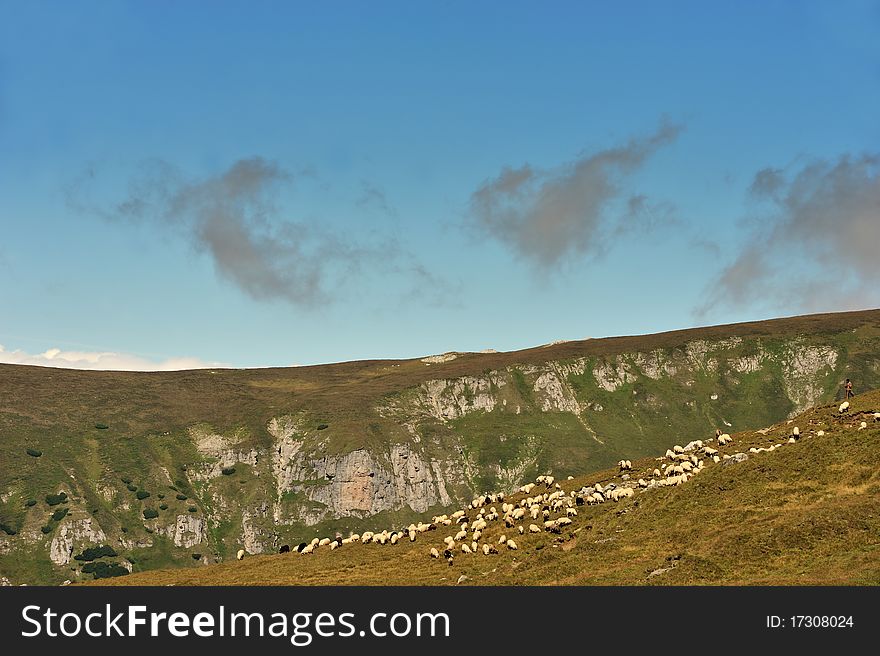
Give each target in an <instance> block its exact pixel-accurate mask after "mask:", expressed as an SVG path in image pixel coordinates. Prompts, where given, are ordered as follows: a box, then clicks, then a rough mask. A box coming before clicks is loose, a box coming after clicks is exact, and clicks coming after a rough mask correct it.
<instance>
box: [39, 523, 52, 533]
mask: <svg viewBox="0 0 880 656" xmlns="http://www.w3.org/2000/svg"><path fill="white" fill-rule="evenodd" d="M40 530H41V531H42V532H43V533H45V534H48V533H51V532H52V527H51V526H49V525H48V524H46V525H45V526H41V527H40Z"/></svg>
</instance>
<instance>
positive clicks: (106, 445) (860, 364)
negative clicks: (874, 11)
mask: <svg viewBox="0 0 880 656" xmlns="http://www.w3.org/2000/svg"><path fill="white" fill-rule="evenodd" d="M731 334H736V335H739V336H740V337H742V338H744V340H745V341H744V343H743V344H742V346H740V347H738V348H736V349H733V350H732V351H731V355H732V356H738V355H743V354H748V351H749V349H751V348H753V347H754V343H755V342H754V341H749V340H750V338H754V339H760V341H761V345H762V348H765V349H769V350H771V351H772V350H773V349H776V348H782V345H784V344H785V343H786V341H788V340H791V339H792V338H793V337H794V336H803V341H804V342H805V343H808V344H809V343H812V344H818V345H823V344H832V345H834V346H835V348H837V349H838V350H840V352H841V353H842V357H841V358H840V360H839V361H838V366H837V368H836V370H835V371H833V372H830V373H828V375H827V377H826V388H825V389H824V390H823V393H824V395H823V398H833V395H834V392H835V387H836V385H837V383H838V380H839V379H840V378H841V377H842V376H845V375H848V376H851V377H852V378H854V379H855V380H856V381H859V384H860V385H865V384H870V383H871V381H875V382H876V383H877V384H880V369H876V368H873V369H872V368H871V367H870V362H876V360H877V354H878V353H880V310H872V311H865V312H853V313H839V314H828V315H813V316H807V317H794V318H789V319H779V320H773V321H764V322H753V323H747V324H737V325H734V326H715V327H709V328H698V329H692V330H686V331H674V332H669V333H662V334H657V335H645V336H632V337H618V338H609V339H596V340H587V341H580V342H569V343H563V344H557V345H553V346H548V347H539V348H534V349H528V350H524V351H517V352H511V353H500V354H463V355H460V356H459V357H458V358H457V359H455V360H452V361H450V362H446V363H442V364H433V365H427V364H425V363H423V362H421V361H419V360H406V361H365V362H348V363H340V364H333V365H325V366H315V367H298V368H284V369H281V368H279V369H257V370H222V369H218V370H201V371H185V372H169V373H125V372H86V371H74V370H63V369H49V368H41V367H25V366H12V365H0V493H3V494H4V496H5V498H6V501H0V523H3V524H4V525H7V526H9V527H11V528H12V529H14V530H17V531H18V532H19V533H22V532H23V531H30V532H31V533H37V534H38V531H39V527H40V526H43V525H49V526H50V527H52V532H50V533H49V534H48V535H46V536H45V537H43V538H41V539H42V542H41V544H40V546H39V549H38V551H39V553H38V554H32V555H28V554H23V553H22V550H20V549H19V550H16V551H15V552H14V553H12V554H10V555H2V554H0V573H3V574H4V575H12V576H13V577H15V578H21V579H22V580H26V581H28V582H31V583H53V582H58V581H60V580H63V579H64V578H67V577H69V576H70V574H66V573H65V572H64V571H57V570H54V569H53V567H52V565H51V564H50V563H49V561H48V556H47V553H46V552H47V549H48V543H49V542H50V541H51V539H52V538H53V536H54V535H56V531H57V530H58V522H52V521H49V517H50V516H51V513H52V511H53V510H54V508H52V507H50V506H48V505H47V504H46V502H45V496H46V495H47V494H50V493H55V492H58V491H59V490H64V491H66V492H67V493H68V494H69V495H70V496H71V501H72V503H71V507H73V506H77V507H78V508H79V509H80V510H79V511H78V512H79V513H80V514H79V515H72V517H79V516H88V515H92V516H94V517H96V518H97V519H98V520H99V522H100V524H101V526H102V527H103V528H104V530H105V531H107V533H108V535H110V536H111V537H110V539H111V540H115V538H116V537H117V536H119V534H120V532H122V531H125V533H126V536H127V537H128V538H129V539H132V540H146V539H154V540H156V542H157V548H154V549H134V550H133V551H130V552H125V553H123V556H125V557H130V558H131V559H132V560H134V561H135V569H136V570H137V569H142V568H143V569H146V568H151V567H168V566H195V565H196V562H195V561H193V560H192V558H191V557H190V552H199V553H202V554H204V555H207V556H210V557H212V558H222V557H224V556H227V557H228V556H229V555H231V554H234V553H235V551H236V550H237V549H238V548H239V547H240V544H239V543H238V542H239V527H237V526H236V525H233V524H232V523H230V522H226V523H224V522H221V523H220V525H218V526H216V527H215V526H211V527H210V543H209V544H203V545H199V546H198V547H196V548H194V549H190V550H183V549H177V548H174V547H172V546H169V545H168V544H166V541H164V539H158V538H156V537H155V536H151V535H150V534H149V530H148V529H149V526H148V523H146V522H144V520H143V517H142V512H143V510H145V509H147V508H158V506H159V504H160V501H164V503H166V504H167V505H168V506H169V508H168V509H167V510H160V513H161V518H162V520H163V521H164V522H166V523H167V522H168V521H171V520H172V519H173V518H174V517H176V516H177V515H179V514H187V513H188V508H189V507H190V506H193V505H194V506H195V507H196V508H197V512H196V515H197V516H200V517H201V516H204V515H205V514H206V513H210V512H211V511H212V507H211V499H212V494H211V492H212V491H215V490H221V491H223V492H224V493H225V494H232V495H233V496H235V498H236V500H237V501H247V500H253V499H258V498H264V499H265V498H267V496H271V494H272V492H271V490H270V489H269V488H268V487H267V485H268V481H266V480H265V478H266V477H260V478H255V477H253V476H250V477H249V475H248V468H247V467H246V466H242V465H240V466H238V467H237V472H236V475H235V476H233V477H229V478H227V477H223V478H221V479H220V480H215V481H212V482H210V483H209V484H207V485H201V484H198V483H193V482H191V481H190V480H189V479H188V477H187V476H186V475H185V474H183V472H182V468H183V467H186V466H188V465H191V464H192V463H197V462H199V461H202V460H204V457H202V456H200V455H199V454H198V453H197V451H196V450H195V447H194V446H193V444H192V441H191V440H190V439H189V437H188V436H187V430H188V428H189V427H191V426H193V425H195V424H200V423H203V424H206V425H208V426H209V427H211V428H212V429H214V430H217V431H219V432H222V433H223V434H226V435H229V434H231V433H238V434H240V435H241V436H242V441H241V442H240V443H239V444H238V445H237V448H239V449H241V450H246V449H247V448H248V447H249V445H253V446H263V447H267V446H268V445H269V443H270V441H271V438H270V437H269V435H268V434H267V432H266V423H267V421H268V420H269V419H270V418H272V417H275V416H279V415H283V414H288V413H291V414H294V413H298V414H299V415H300V416H304V417H306V423H307V424H310V425H311V426H312V427H313V428H311V429H308V430H307V432H306V434H305V438H306V439H307V442H308V441H309V440H310V442H309V443H310V444H317V443H319V442H320V443H321V444H322V446H321V448H322V449H323V450H324V452H327V453H331V452H347V451H351V450H352V449H355V448H360V447H364V446H366V447H370V446H371V445H372V446H376V447H379V448H378V449H377V451H380V452H381V451H382V450H383V449H384V448H385V447H386V446H387V444H389V443H394V442H398V441H409V439H410V436H409V434H408V433H407V432H406V431H405V429H403V428H402V427H401V426H400V425H399V423H398V422H397V421H395V420H394V419H393V418H386V417H380V416H379V415H378V414H377V413H376V412H375V408H376V406H377V405H380V404H382V403H383V402H384V401H385V400H387V399H389V398H395V397H400V396H401V395H404V396H405V395H406V394H410V393H411V390H412V389H413V388H414V387H416V386H418V385H419V384H421V383H422V382H424V381H425V380H429V379H438V378H456V377H460V376H465V375H471V376H474V375H480V374H482V373H484V372H486V371H490V370H495V371H504V370H506V369H508V368H512V373H511V376H512V377H513V378H514V379H516V378H517V375H518V370H517V369H516V367H518V366H520V365H541V364H544V363H546V362H547V361H549V360H554V361H562V362H565V361H571V360H574V359H576V358H589V359H590V360H591V361H599V360H604V361H608V360H609V359H610V358H613V357H614V356H616V355H620V354H625V353H632V352H635V351H639V352H649V351H652V350H656V349H659V350H661V351H672V350H675V349H680V348H681V347H682V345H683V344H685V343H687V342H690V341H693V340H697V339H703V340H708V341H711V340H716V339H724V338H727V337H729V336H730V335H731ZM780 376H781V373H776V374H773V372H769V373H767V372H763V373H758V374H749V375H744V376H741V377H739V378H737V379H736V380H727V379H726V378H724V377H719V376H713V375H709V374H706V375H701V376H696V377H695V380H694V381H693V383H692V385H691V386H687V385H686V383H687V382H688V381H685V380H684V379H683V377H682V376H678V377H672V378H670V379H661V380H651V379H648V378H645V377H644V376H640V377H639V378H638V380H636V381H635V382H631V383H627V384H626V385H624V386H623V387H622V388H621V389H619V390H617V391H616V392H614V393H609V392H606V391H604V390H601V389H600V388H598V387H597V385H596V382H595V380H594V379H593V378H592V376H591V375H589V374H587V375H585V376H580V377H578V376H574V377H572V378H571V379H569V382H570V383H571V384H572V385H573V386H574V387H575V389H576V391H577V397H578V400H579V401H580V402H581V403H582V404H586V403H601V404H602V405H603V406H604V408H605V409H604V411H603V412H589V413H588V415H589V416H588V421H589V424H590V426H591V427H592V429H593V430H594V431H595V432H596V433H598V434H599V436H600V437H601V439H602V440H603V442H604V445H602V444H600V443H599V442H597V441H595V440H594V439H593V436H592V434H591V433H590V431H589V430H588V429H586V428H585V427H584V425H582V424H581V423H580V422H579V421H578V420H577V419H576V418H575V417H574V415H571V414H567V413H554V412H548V413H539V412H537V411H536V409H535V408H534V405H533V404H532V402H531V399H530V396H531V391H530V387H529V385H528V384H523V385H519V386H517V385H516V384H514V385H512V386H508V388H506V391H505V394H510V395H512V396H511V398H510V402H509V404H508V406H507V409H506V410H501V409H498V410H497V411H496V412H492V413H473V414H469V415H467V416H465V417H463V418H461V419H458V420H455V421H452V422H449V423H448V424H440V423H439V422H435V423H433V424H432V423H431V422H430V421H425V422H424V423H423V424H422V426H421V427H420V430H421V432H422V436H423V440H422V444H421V446H422V447H423V448H424V449H426V450H427V451H429V452H430V453H429V455H431V456H434V455H435V454H437V455H439V456H441V457H442V456H443V455H444V452H445V451H448V450H449V448H450V445H451V444H461V445H462V448H463V452H464V455H466V456H468V457H469V458H471V459H472V460H473V461H474V462H476V463H477V464H478V465H479V466H480V468H479V470H478V472H477V473H476V474H475V478H474V480H473V481H471V483H472V485H473V486H474V487H475V488H476V489H480V488H483V489H488V488H492V487H495V482H496V480H495V476H494V475H493V474H492V472H491V471H490V470H489V469H488V467H490V466H493V465H496V464H497V465H499V466H501V467H506V468H510V469H513V470H516V471H521V472H522V474H523V476H524V477H526V478H528V477H533V476H534V475H536V474H537V473H540V472H542V471H548V470H552V471H555V472H558V473H559V474H560V475H563V476H565V475H568V474H569V473H571V474H579V473H583V472H585V471H595V470H599V469H602V468H604V467H607V466H609V465H610V464H611V463H613V462H614V461H616V460H617V459H618V458H620V457H623V456H624V455H626V456H628V457H630V458H637V457H643V456H647V455H649V454H652V453H656V452H657V449H658V448H661V447H664V446H665V445H666V444H668V443H669V442H671V441H675V440H676V439H677V438H678V436H686V435H690V434H694V433H696V432H700V431H704V430H705V429H706V427H708V426H715V425H721V420H722V419H727V420H729V421H731V422H732V423H733V424H734V425H735V427H737V428H740V427H749V426H752V427H757V426H761V425H766V424H768V423H771V422H772V421H775V420H777V419H778V418H779V417H782V416H785V415H786V413H787V412H788V411H789V410H790V404H789V403H788V401H787V399H786V397H785V396H784V395H783V394H781V392H780V390H779V387H778V386H779V380H780ZM519 377H520V378H521V377H522V376H521V374H519ZM514 383H515V380H514ZM408 390H409V391H408ZM633 392H635V394H633ZM713 392H720V393H721V398H720V400H719V401H718V402H717V403H716V402H709V400H708V399H709V395H710V393H713ZM652 398H653V399H660V400H661V401H662V403H659V404H658V403H655V402H652V401H651V399H652ZM695 398H696V399H698V401H697V402H695V403H694V404H693V405H692V406H691V405H688V402H691V401H693V399H695ZM517 402H519V403H522V405H523V408H524V412H523V414H521V415H516V414H514V413H513V411H512V408H513V407H514V405H515V404H516V403H517ZM321 422H327V423H329V424H330V428H329V429H327V430H325V431H321V432H320V433H319V432H318V431H316V430H315V427H317V425H318V424H319V423H321ZM96 423H103V424H106V425H108V426H109V428H108V429H106V430H101V429H97V428H95V424H96ZM500 437H503V438H504V441H503V442H502V441H501V440H500V439H499V438H500ZM428 438H430V439H428ZM27 448H36V449H39V450H41V451H42V452H43V455H42V456H41V457H40V458H33V457H31V456H29V455H27V454H26V452H25V449H27ZM661 450H662V449H661ZM164 471H167V472H168V473H169V477H168V478H167V479H166V477H165V475H164ZM123 477H125V478H131V479H132V482H133V484H135V485H137V486H138V487H140V488H146V489H147V490H149V491H150V492H151V493H152V496H151V497H150V498H149V499H145V500H143V501H138V500H137V499H136V498H135V495H134V493H133V492H131V493H129V492H128V491H126V489H125V485H124V484H122V483H121V478H123ZM97 483H100V484H101V485H102V486H104V487H106V488H113V489H115V490H116V492H117V496H116V497H115V498H113V499H112V500H111V501H107V500H106V499H105V498H104V497H102V496H101V495H99V494H96V491H95V486H96V484H97ZM169 484H173V485H175V486H176V487H178V489H179V491H181V492H184V493H185V494H186V495H187V496H188V497H189V499H188V500H186V501H178V500H176V499H175V494H176V492H177V491H173V490H170V489H168V485H169ZM236 486H237V487H236ZM159 493H163V494H165V499H164V500H159V499H158V496H157V495H158V494H159ZM29 499H32V500H35V501H36V502H37V504H36V505H34V506H32V507H28V506H26V505H25V501H26V500H29ZM122 504H128V506H129V507H128V509H125V508H123V507H122ZM411 518H412V513H409V512H407V511H406V510H403V511H397V512H393V513H385V514H383V515H382V516H381V517H378V518H376V521H389V522H391V521H393V522H408V521H409V520H410V519H411ZM67 521H70V520H67ZM372 521H373V520H370V519H367V520H358V519H350V520H347V521H346V522H344V523H338V522H322V523H321V524H319V525H317V526H314V527H305V526H302V525H295V526H279V527H273V528H274V530H277V532H278V535H279V538H280V540H282V541H289V542H295V541H298V540H299V539H303V538H307V537H310V536H313V535H315V534H322V533H326V532H327V531H330V530H331V529H332V528H334V527H337V528H339V529H340V530H342V531H343V532H347V531H348V530H355V531H362V530H363V529H364V528H367V527H369V525H370V523H371V522H372ZM114 544H116V542H115V541H114ZM120 551H121V552H122V551H124V550H122V549H120ZM19 575H20V576H19Z"/></svg>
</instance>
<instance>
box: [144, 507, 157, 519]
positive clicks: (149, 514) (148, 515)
mask: <svg viewBox="0 0 880 656" xmlns="http://www.w3.org/2000/svg"><path fill="white" fill-rule="evenodd" d="M158 516H159V511H158V510H156V509H155V508H147V509H146V510H144V519H156V518H157V517H158Z"/></svg>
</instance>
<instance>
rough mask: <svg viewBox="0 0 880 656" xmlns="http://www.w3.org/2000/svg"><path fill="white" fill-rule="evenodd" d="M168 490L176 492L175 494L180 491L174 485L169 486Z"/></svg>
mask: <svg viewBox="0 0 880 656" xmlns="http://www.w3.org/2000/svg"><path fill="white" fill-rule="evenodd" d="M168 489H169V490H174V491H175V492H177V491H178V489H177V488H176V487H174V486H173V485H169V486H168Z"/></svg>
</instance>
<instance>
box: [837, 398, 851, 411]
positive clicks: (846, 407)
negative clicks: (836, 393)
mask: <svg viewBox="0 0 880 656" xmlns="http://www.w3.org/2000/svg"><path fill="white" fill-rule="evenodd" d="M848 410H849V401H844V402H843V403H841V404H840V407H839V408H837V412H838V414H843V413H844V412H847V411H848Z"/></svg>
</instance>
